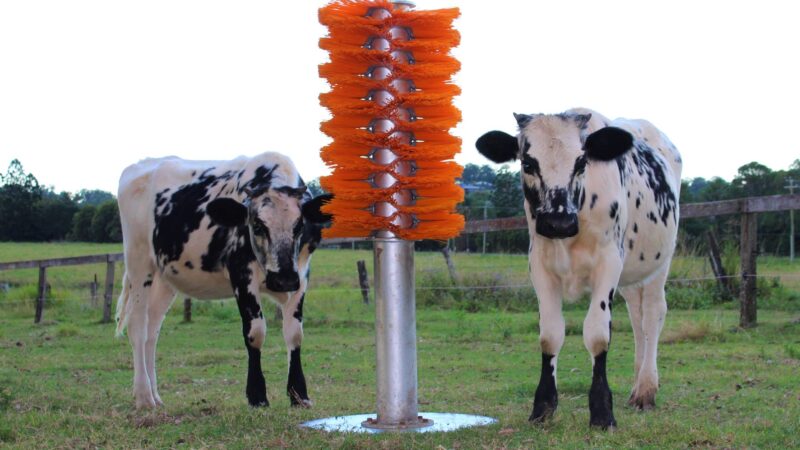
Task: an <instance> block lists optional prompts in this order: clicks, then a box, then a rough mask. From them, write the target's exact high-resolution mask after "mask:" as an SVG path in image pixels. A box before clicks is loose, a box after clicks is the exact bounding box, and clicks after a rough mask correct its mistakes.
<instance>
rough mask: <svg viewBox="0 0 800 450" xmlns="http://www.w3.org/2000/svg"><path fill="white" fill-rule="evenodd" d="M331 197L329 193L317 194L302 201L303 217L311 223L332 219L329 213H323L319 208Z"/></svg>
mask: <svg viewBox="0 0 800 450" xmlns="http://www.w3.org/2000/svg"><path fill="white" fill-rule="evenodd" d="M332 198H333V195H331V194H322V195H318V196H316V197H314V198H312V199H311V200H309V201H307V202H305V203H303V217H304V218H305V219H306V220H308V221H309V222H313V223H327V222H330V221H331V220H332V219H333V216H332V215H330V214H326V213H323V212H322V211H321V210H320V208H322V205H324V204H326V203H328V202H329V201H331V199H332Z"/></svg>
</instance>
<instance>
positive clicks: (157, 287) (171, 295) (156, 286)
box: [145, 274, 175, 405]
mask: <svg viewBox="0 0 800 450" xmlns="http://www.w3.org/2000/svg"><path fill="white" fill-rule="evenodd" d="M174 300H175V291H174V290H173V289H172V287H170V286H169V285H168V284H167V283H166V282H165V281H164V280H163V279H162V278H161V277H160V276H158V274H156V276H155V277H154V279H153V284H152V286H151V287H150V300H149V303H148V305H147V342H146V343H145V364H146V367H147V377H148V378H149V379H150V389H151V391H152V393H153V400H154V401H155V402H156V404H157V405H163V404H164V402H162V401H161V397H160V396H159V395H158V386H157V381H156V345H157V344H158V336H159V333H160V332H161V324H162V323H163V322H164V317H165V316H166V315H167V311H168V310H169V307H170V306H172V302H173V301H174Z"/></svg>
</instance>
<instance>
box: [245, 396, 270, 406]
mask: <svg viewBox="0 0 800 450" xmlns="http://www.w3.org/2000/svg"><path fill="white" fill-rule="evenodd" d="M247 403H249V404H250V406H252V407H253V408H266V407H267V406H269V400H267V396H266V395H253V396H250V395H248V396H247Z"/></svg>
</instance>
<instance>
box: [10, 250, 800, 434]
mask: <svg viewBox="0 0 800 450" xmlns="http://www.w3.org/2000/svg"><path fill="white" fill-rule="evenodd" d="M36 247H37V246H36V245H33V244H0V261H10V260H18V259H28V258H45V257H55V256H68V255H78V254H92V253H105V252H114V251H118V250H119V247H118V246H117V247H113V246H110V247H95V246H91V245H84V246H81V245H76V246H74V247H73V246H71V245H67V246H66V250H65V249H64V248H61V249H59V248H58V247H59V245H55V246H52V247H50V246H44V247H43V248H41V249H39V248H36ZM23 252H27V253H26V254H25V255H24V256H21V255H22V254H23ZM48 252H52V253H48ZM357 259H366V260H367V261H369V260H370V259H371V253H370V252H367V251H355V252H353V251H334V250H328V251H321V252H320V253H319V254H318V255H316V256H315V260H314V268H313V274H312V289H311V291H310V293H309V294H308V296H307V301H306V307H305V311H304V312H305V321H304V323H305V331H306V338H305V341H304V343H303V359H304V366H305V372H306V377H307V379H308V383H309V390H310V392H309V393H310V395H311V397H312V399H313V400H314V401H315V406H314V408H312V409H308V410H306V409H293V408H290V407H289V401H288V399H287V398H286V396H285V394H284V389H285V383H286V379H285V377H286V354H285V349H284V346H283V339H282V337H281V333H280V325H279V324H278V323H276V322H275V321H273V320H270V322H269V324H268V337H267V341H266V343H265V345H264V356H263V365H264V369H265V376H266V378H267V384H268V393H269V398H270V401H271V404H272V406H271V407H270V408H267V409H252V408H250V407H248V406H247V403H246V400H245V396H244V387H245V386H244V385H245V376H246V367H247V362H246V355H245V351H244V348H243V345H242V339H241V336H240V329H241V328H240V322H239V318H238V311H237V309H236V306H235V304H234V303H233V302H231V301H215V302H203V303H199V304H197V306H196V307H195V311H194V321H193V322H192V323H189V324H184V323H182V322H181V315H180V308H178V307H175V308H173V311H172V312H171V313H170V314H169V316H168V318H167V321H166V322H165V325H164V327H163V330H162V335H161V340H160V343H159V344H160V345H159V360H158V365H159V384H160V390H161V394H162V397H163V399H164V401H165V402H166V404H167V406H166V407H165V408H162V409H159V410H157V411H155V412H137V411H136V410H134V409H133V399H132V395H131V377H132V365H131V354H130V347H129V345H128V343H127V340H126V339H115V338H114V337H113V326H111V325H100V324H98V319H99V317H100V311H99V309H97V308H92V307H91V306H89V304H88V300H87V295H86V292H88V291H86V292H85V289H84V287H83V284H85V282H84V281H83V280H86V282H88V280H89V279H90V278H91V276H92V274H93V273H94V272H92V270H93V269H92V266H84V267H82V268H72V269H66V268H64V269H52V272H53V274H52V275H50V273H48V276H49V277H50V279H51V280H52V282H53V293H54V294H58V295H55V296H54V298H53V299H52V300H51V301H50V302H49V304H48V306H47V309H46V310H45V320H44V322H43V323H42V324H41V325H36V326H34V325H33V324H32V321H33V310H32V307H31V302H30V298H27V297H25V295H24V294H23V293H21V292H22V291H24V289H26V288H25V287H24V286H20V287H14V288H11V290H9V292H8V293H4V294H3V293H0V447H4V446H5V447H9V448H58V447H60V448H89V447H92V448H94V447H107V448H165V447H179V448H199V447H210V448H223V447H224V448H548V447H563V448H575V447H591V448H640V447H650V448H687V447H695V448H697V447H699V448H731V447H734V448H740V447H751V448H793V447H798V446H800V436H798V434H797V429H798V428H800V383H798V380H800V312H797V311H796V310H795V311H785V310H781V309H775V307H774V306H775V305H771V306H770V308H768V309H762V310H760V311H759V326H758V327H757V328H755V329H751V330H740V329H737V328H736V324H737V323H738V313H737V312H736V311H735V310H733V306H731V305H722V308H720V307H715V308H712V309H706V310H673V311H671V312H670V313H669V315H668V318H667V324H666V329H665V332H664V334H663V336H662V345H661V348H660V352H659V353H660V354H659V363H660V371H661V383H662V388H661V391H660V392H659V396H658V398H657V402H658V407H657V409H656V410H655V411H651V412H647V413H640V412H636V411H633V410H632V409H630V408H628V407H626V406H625V405H624V404H625V400H626V399H627V396H628V393H629V390H630V387H631V383H632V378H633V374H632V372H633V370H632V366H633V335H632V333H631V332H630V325H629V322H628V318H627V314H625V311H624V310H623V308H620V309H618V310H617V311H616V312H615V316H614V337H613V341H612V349H611V352H610V354H609V363H608V364H609V383H610V385H611V388H612V390H613V392H614V395H615V400H616V401H615V406H616V408H615V409H616V410H615V415H616V418H617V421H618V423H619V428H618V429H617V430H616V431H614V432H610V433H607V432H601V431H597V430H591V429H589V427H588V398H587V392H588V389H589V385H590V382H591V364H590V360H589V357H588V354H587V352H586V350H585V349H584V347H583V343H582V338H581V324H582V321H583V315H584V311H583V306H581V305H574V306H572V307H570V308H569V309H568V311H566V318H567V340H566V344H565V346H564V350H563V352H562V354H561V356H560V358H559V392H560V404H559V410H558V412H557V413H556V416H555V419H554V420H553V421H552V422H550V423H548V424H545V425H544V426H535V425H531V424H529V423H528V422H527V418H528V415H529V414H530V409H531V404H532V399H533V392H534V390H535V387H536V381H537V378H538V373H539V364H540V356H539V352H538V344H537V333H538V320H537V316H536V313H535V312H534V311H533V306H532V303H533V301H532V300H528V301H529V302H530V304H531V305H529V307H528V308H524V307H520V305H519V302H520V301H521V300H516V302H517V303H505V302H504V301H503V300H502V298H503V297H504V296H516V297H525V298H531V297H532V290H530V289H529V288H507V287H504V286H516V285H518V284H524V283H526V282H527V280H526V276H525V271H526V270H527V269H526V260H525V258H524V257H523V256H517V255H484V256H480V255H461V254H459V255H456V259H455V263H456V266H457V268H458V271H459V275H460V277H461V283H460V285H461V287H474V286H478V287H481V289H474V290H466V289H461V290H455V289H451V288H450V287H449V285H448V283H446V282H444V281H442V277H446V276H447V275H446V269H445V268H444V263H443V261H442V258H441V255H439V254H424V253H420V254H418V257H417V278H418V285H419V286H420V290H419V291H418V299H423V300H424V302H423V303H422V304H421V306H420V309H419V311H418V313H417V315H418V325H417V328H418V331H417V333H418V353H419V400H420V411H431V412H460V413H473V414H485V415H489V416H492V417H496V418H497V419H498V420H499V423H498V424H496V425H492V426H489V427H483V428H476V429H471V430H463V431H459V432H454V433H447V434H386V435H380V436H364V435H354V434H339V433H334V434H325V433H321V432H317V431H309V430H304V429H300V428H298V426H297V425H298V424H299V423H300V422H303V421H306V420H311V419H315V418H321V417H327V416H333V415H340V414H357V413H367V412H372V411H374V401H375V399H374V396H375V389H374V386H375V380H374V378H375V372H374V361H375V354H374V334H373V317H374V308H373V306H372V305H364V304H362V303H361V299H360V293H359V292H358V290H357V289H354V287H355V285H356V275H355V261H356V260H357ZM759 264H760V266H759V270H760V271H762V272H763V273H770V272H769V271H774V273H786V274H788V275H790V276H791V275H792V274H797V273H798V272H800V267H798V266H797V264H795V265H789V264H788V263H787V262H786V261H782V260H777V259H776V260H775V261H769V260H767V259H766V258H765V259H764V261H763V262H762V261H761V260H760V261H759ZM703 265H704V263H703V261H702V259H699V258H697V259H692V258H685V259H682V260H679V261H678V262H677V263H676V267H675V268H674V269H673V274H674V275H680V274H687V275H695V274H697V273H698V271H702V267H703ZM368 267H370V269H371V264H369V263H368ZM95 270H97V272H96V273H98V274H102V273H104V268H103V267H102V266H101V267H99V268H97V269H95ZM62 271H63V273H61V274H58V273H59V272H62ZM26 272H29V271H15V272H5V273H4V272H0V283H2V282H7V283H11V284H12V285H13V286H16V285H24V284H26V283H28V282H30V281H31V280H33V283H35V279H36V274H35V272H34V273H33V274H32V275H30V274H27V273H26ZM49 272H50V271H49ZM118 272H119V271H118ZM515 289H516V290H515ZM526 289H527V290H526ZM690 289H691V288H687V289H684V290H682V289H678V288H676V287H673V288H671V289H670V290H671V292H672V295H673V296H680V295H684V292H685V291H688V290H690ZM785 290H786V291H787V292H789V294H788V298H794V297H792V296H793V295H795V293H796V291H795V290H794V289H793V288H791V287H790V288H789V289H785ZM465 292H471V293H472V294H470V295H469V296H466V294H464V293H465ZM34 294H35V289H34ZM481 297H486V298H487V299H488V300H487V301H486V303H488V306H486V305H484V306H482V307H479V308H472V307H470V305H471V304H470V303H468V302H471V301H476V299H479V298H481ZM437 301H440V303H441V304H449V305H451V306H453V307H452V308H444V307H442V305H441V304H439V303H437ZM792 301H794V300H792ZM448 302H450V303H448ZM465 302H467V303H466V306H467V307H464V305H465ZM509 305H511V306H513V307H508V306H509ZM525 309H527V310H525ZM270 319H271V318H270Z"/></svg>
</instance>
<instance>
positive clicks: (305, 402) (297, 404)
mask: <svg viewBox="0 0 800 450" xmlns="http://www.w3.org/2000/svg"><path fill="white" fill-rule="evenodd" d="M312 406H314V402H313V401H311V399H308V398H303V399H300V400H299V401H298V400H295V399H292V407H293V408H311V407H312Z"/></svg>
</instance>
